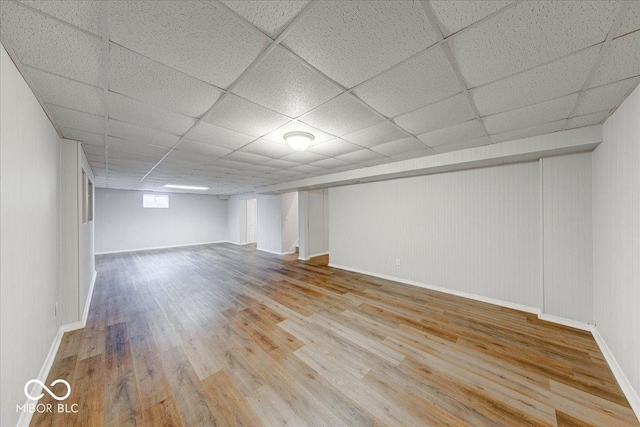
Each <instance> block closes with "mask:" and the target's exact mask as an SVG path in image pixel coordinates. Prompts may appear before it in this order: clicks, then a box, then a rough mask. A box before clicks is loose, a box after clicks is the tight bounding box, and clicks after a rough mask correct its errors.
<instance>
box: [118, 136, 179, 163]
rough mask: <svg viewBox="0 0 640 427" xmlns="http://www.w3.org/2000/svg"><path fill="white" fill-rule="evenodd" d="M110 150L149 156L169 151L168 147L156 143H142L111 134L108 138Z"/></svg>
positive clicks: (160, 155)
mask: <svg viewBox="0 0 640 427" xmlns="http://www.w3.org/2000/svg"><path fill="white" fill-rule="evenodd" d="M107 145H108V147H109V152H111V150H117V151H121V152H125V153H138V154H146V155H149V156H155V157H158V158H160V157H162V156H164V155H165V154H167V152H168V151H169V150H168V149H167V148H166V147H157V146H155V145H149V144H142V143H139V142H133V141H127V140H124V139H120V138H114V137H112V136H110V137H109V138H108V139H107Z"/></svg>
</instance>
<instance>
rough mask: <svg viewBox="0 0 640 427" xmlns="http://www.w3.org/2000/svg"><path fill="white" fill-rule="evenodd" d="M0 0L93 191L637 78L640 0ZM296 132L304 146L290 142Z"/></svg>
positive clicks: (362, 159)
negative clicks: (87, 166) (79, 145)
mask: <svg viewBox="0 0 640 427" xmlns="http://www.w3.org/2000/svg"><path fill="white" fill-rule="evenodd" d="M0 9H1V10H0V13H1V22H0V23H1V39H2V43H3V45H4V46H5V47H6V49H7V51H8V52H9V54H10V55H11V57H12V58H13V60H14V61H15V62H16V64H17V65H18V67H19V68H20V70H21V72H22V73H23V75H24V76H25V79H26V80H27V82H28V83H29V85H30V86H31V87H32V89H33V91H34V93H35V94H36V96H37V97H38V99H39V100H40V102H41V104H42V105H43V107H44V108H45V111H46V112H47V114H48V115H49V117H50V118H51V120H52V122H53V124H54V126H55V127H56V129H57V130H58V132H59V133H60V135H61V136H63V137H64V138H68V139H73V140H79V141H82V142H83V146H84V149H85V152H86V154H87V157H88V158H89V161H90V163H91V167H92V168H93V171H94V173H95V176H96V183H95V184H96V186H97V187H106V188H119V189H139V190H159V189H161V188H162V186H164V185H165V184H179V185H198V186H205V187H209V188H210V189H209V190H208V191H207V193H210V194H236V193H242V192H247V191H252V190H253V189H254V188H255V187H258V186H265V185H273V184H279V183H284V182H288V181H293V180H298V179H302V178H308V177H315V176H319V175H325V174H331V173H335V172H342V171H348V170H352V169H359V168H365V167H369V166H375V165H379V164H383V163H390V162H395V161H399V160H406V159H412V158H417V157H423V156H431V155H437V154H438V153H444V152H449V151H452V150H461V149H466V148H471V147H478V146H482V145H489V144H495V143H500V142H504V141H509V140H513V139H518V138H524V137H530V136H536V135H541V134H545V133H552V132H558V131H562V130H566V129H573V128H578V127H584V126H590V125H593V124H597V123H602V122H603V121H604V120H606V118H607V117H608V116H609V115H610V114H611V112H612V111H613V110H615V108H617V106H618V105H619V104H620V103H621V102H622V101H623V100H624V98H625V97H626V96H627V95H628V94H629V93H630V92H631V91H632V90H633V89H634V88H635V87H636V86H637V85H638V83H639V82H640V31H638V30H639V29H640V2H637V1H633V2H632V1H610V2H606V1H515V2H511V1H435V0H434V1H424V2H413V1H326V2H325V1H314V2H307V1H220V2H218V1H161V2H157V1H111V2H107V1H78V2H76V1H5V0H3V1H2V2H0ZM293 130H299V131H305V132H311V133H313V134H314V135H315V139H314V141H313V144H312V146H311V148H310V149H309V150H307V151H305V152H294V151H293V150H291V149H290V148H289V147H288V146H287V145H286V143H285V142H284V140H283V138H282V136H283V135H284V134H285V133H286V132H289V131H293ZM176 191H178V190H176Z"/></svg>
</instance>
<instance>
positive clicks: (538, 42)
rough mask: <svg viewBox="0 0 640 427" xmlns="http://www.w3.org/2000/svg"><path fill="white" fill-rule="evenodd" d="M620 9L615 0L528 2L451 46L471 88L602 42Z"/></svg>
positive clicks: (502, 14)
mask: <svg viewBox="0 0 640 427" xmlns="http://www.w3.org/2000/svg"><path fill="white" fill-rule="evenodd" d="M616 9H617V4H616V2H599V1H583V2H573V1H554V2H550V1H540V2H533V1H525V2H522V3H518V4H517V5H515V6H513V7H510V8H508V9H506V10H505V11H503V12H501V13H499V14H497V15H496V16H494V17H493V18H491V19H489V20H487V21H485V22H482V23H481V24H478V25H476V26H475V27H473V28H470V29H469V30H467V31H465V32H463V33H461V34H460V35H459V36H456V37H455V38H453V40H452V41H451V42H450V43H449V45H450V46H451V50H452V52H453V55H454V57H455V59H456V61H457V63H458V65H459V67H460V71H461V72H462V75H463V76H464V78H465V80H466V81H467V84H468V87H475V86H479V85H482V84H485V83H489V82H492V81H495V80H498V79H500V78H502V77H506V76H509V75H511V74H514V73H517V72H519V71H523V70H526V69H529V68H532V67H535V66H536V65H540V64H543V63H545V62H548V61H552V60H554V59H557V58H560V57H562V56H564V55H567V54H569V53H572V52H576V51H578V50H580V49H583V48H585V47H588V46H591V45H594V44H597V43H601V42H603V41H604V40H605V38H606V36H607V33H608V32H609V28H611V24H612V23H613V18H614V17H615V13H616Z"/></svg>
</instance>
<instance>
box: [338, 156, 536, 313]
mask: <svg viewBox="0 0 640 427" xmlns="http://www.w3.org/2000/svg"><path fill="white" fill-rule="evenodd" d="M539 185H540V183H539V167H538V164H537V163H521V164H515V165H507V166H498V167H492V168H485V169H475V170H467V171H461V172H453V173H443V174H438V175H431V176H423V177H416V178H407V179H398V180H391V181H383V182H376V183H370V184H360V185H351V186H344V187H335V188H331V189H329V201H330V205H331V209H330V211H329V235H330V239H329V242H330V244H329V247H330V249H329V251H330V253H331V263H334V264H337V265H343V266H347V267H351V268H357V269H361V270H365V271H370V272H373V273H378V274H385V275H390V276H395V277H399V278H403V279H409V280H414V281H418V282H422V283H426V284H429V285H435V286H441V287H445V288H449V289H453V290H457V291H463V292H469V293H473V294H477V295H482V296H486V297H490V298H495V299H499V300H504V301H510V302H513V303H517V304H523V305H526V306H530V307H539V305H540V301H541V289H540V252H539V251H540V206H539V197H540V193H539V191H540V189H539ZM385 259H386V262H385ZM396 259H400V265H399V266H398V265H396Z"/></svg>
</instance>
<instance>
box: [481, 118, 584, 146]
mask: <svg viewBox="0 0 640 427" xmlns="http://www.w3.org/2000/svg"><path fill="white" fill-rule="evenodd" d="M578 117H579V116H578ZM569 120H570V118H568V117H564V118H562V119H555V120H549V121H546V122H544V123H539V124H537V125H533V126H527V127H523V128H517V129H512V130H508V131H505V132H500V133H492V134H491V135H490V137H492V136H500V135H504V134H505V133H511V132H518V131H522V130H527V129H531V128H535V127H538V126H544V125H548V124H551V123H555V122H562V121H569ZM563 130H564V129H560V130H557V131H555V132H561V131H563ZM550 133H554V132H550ZM505 142H508V141H505Z"/></svg>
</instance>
